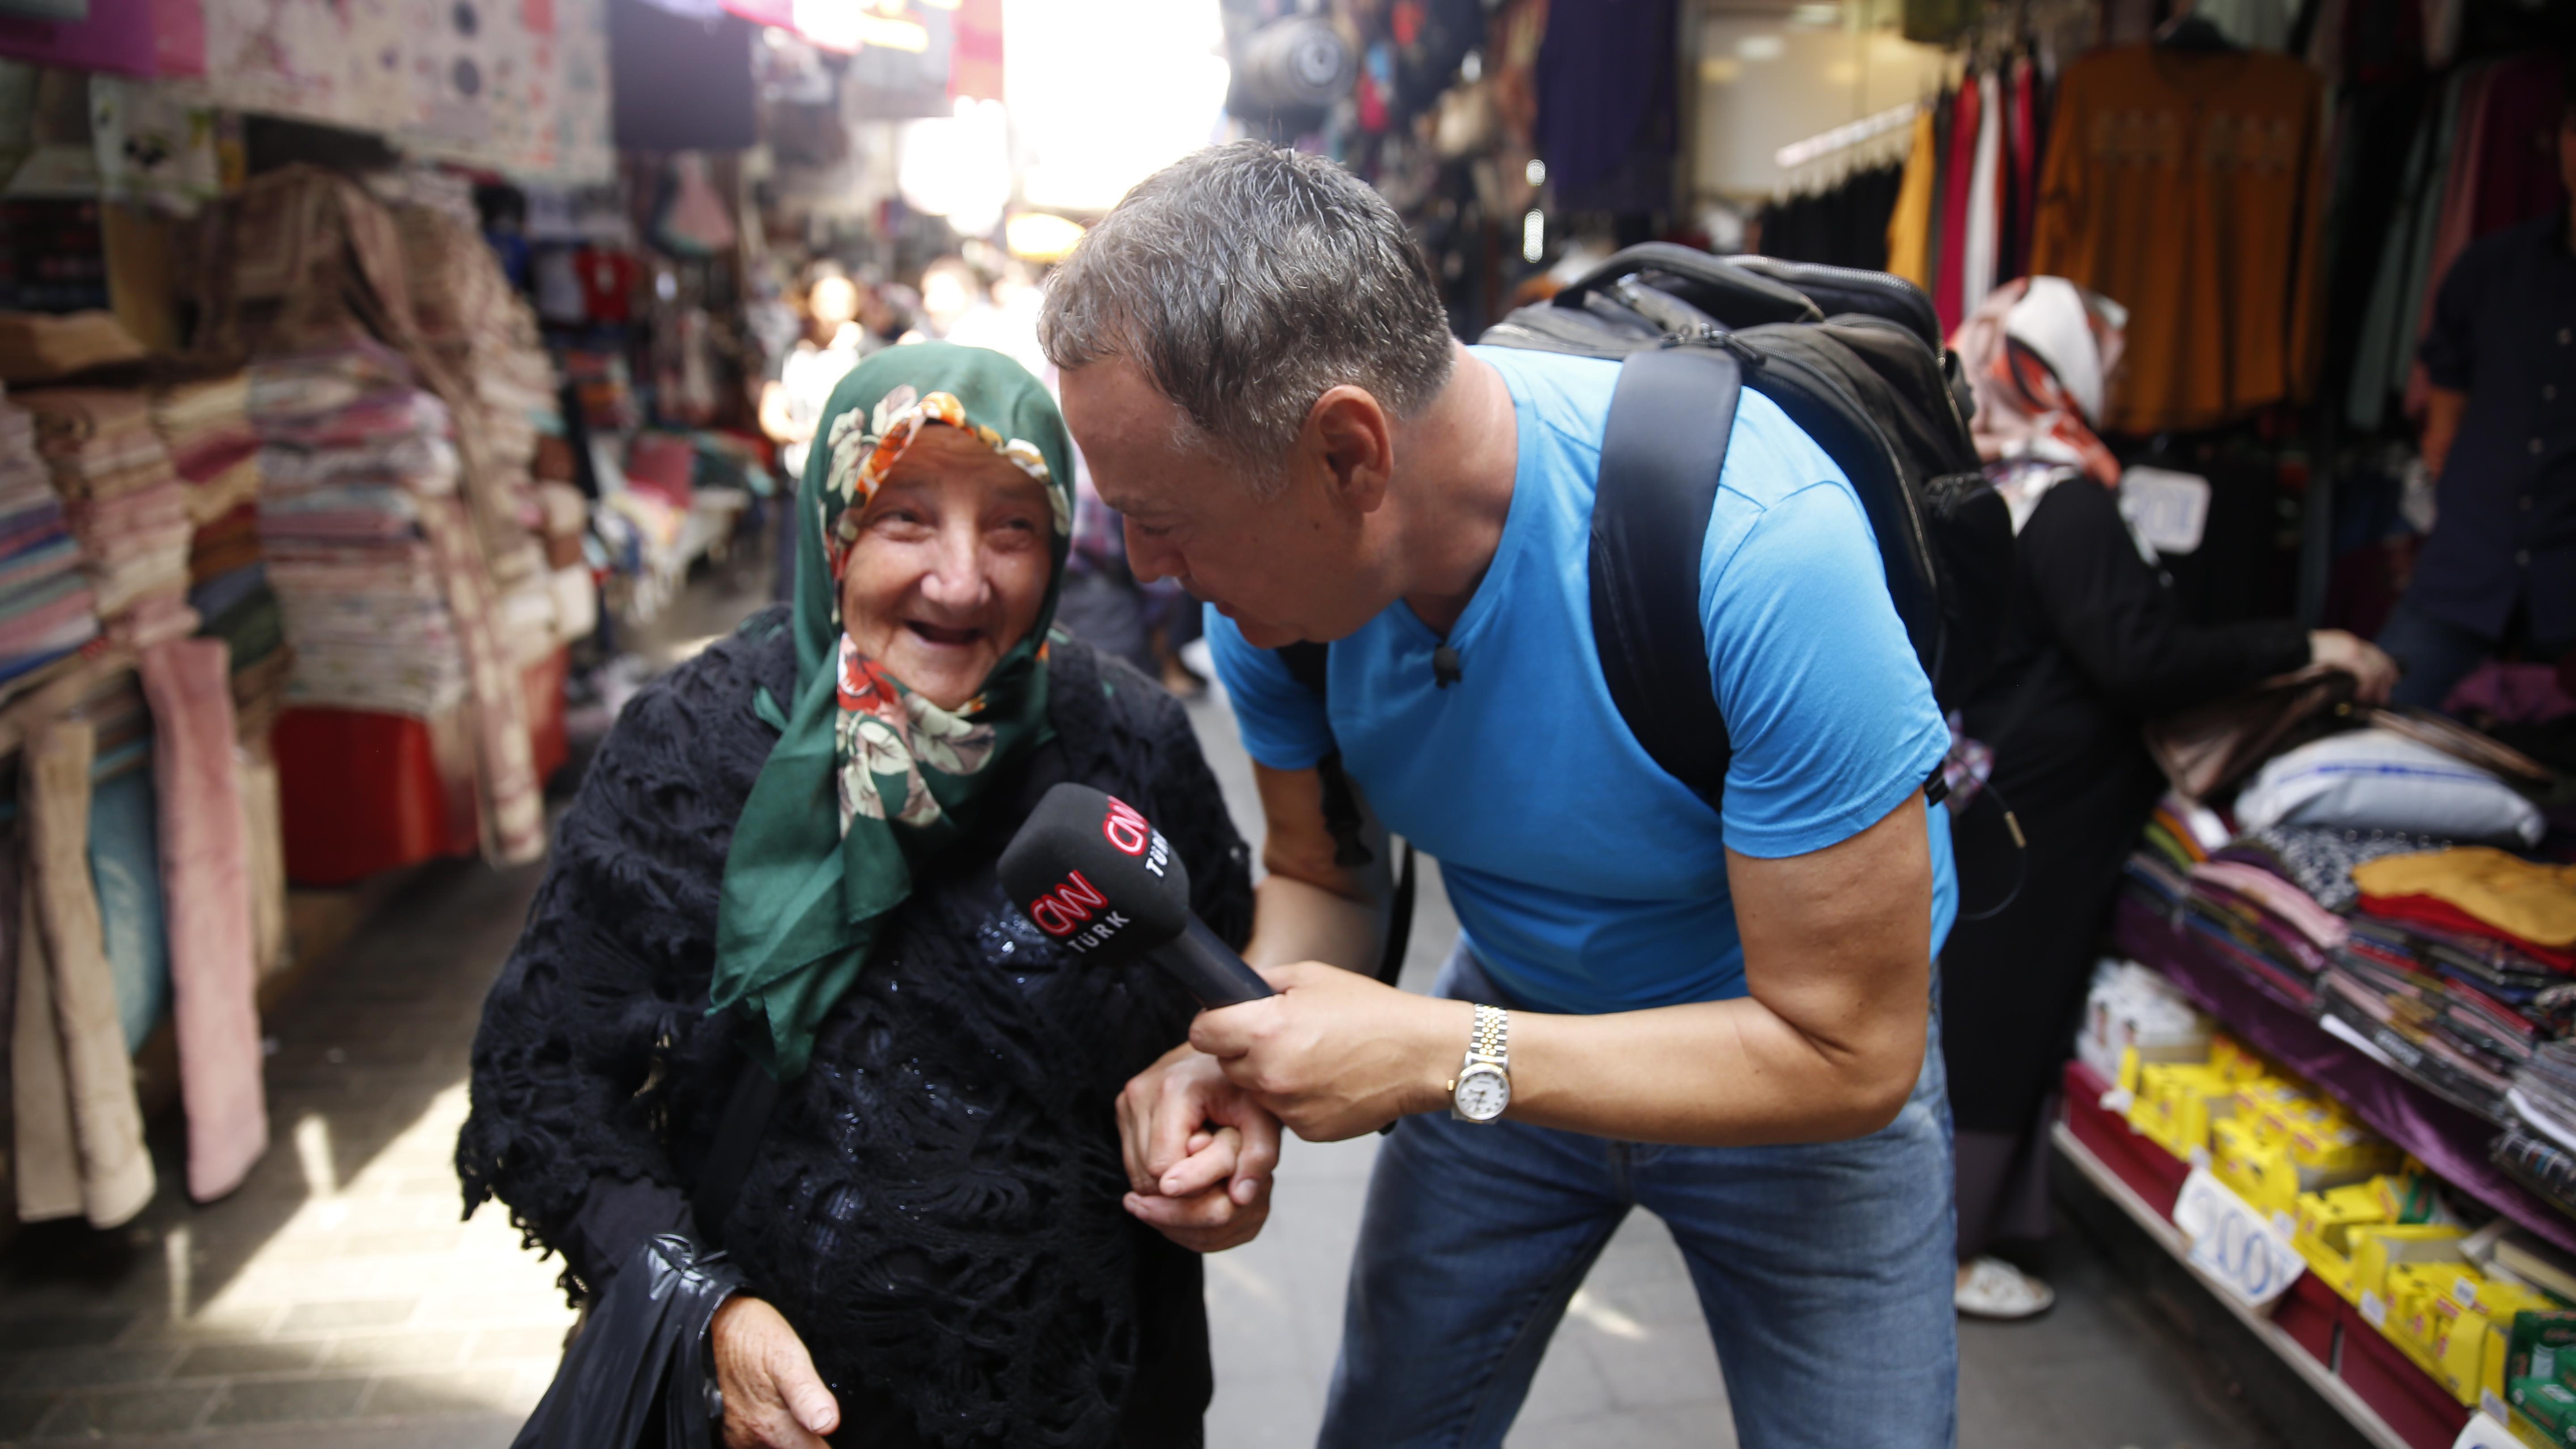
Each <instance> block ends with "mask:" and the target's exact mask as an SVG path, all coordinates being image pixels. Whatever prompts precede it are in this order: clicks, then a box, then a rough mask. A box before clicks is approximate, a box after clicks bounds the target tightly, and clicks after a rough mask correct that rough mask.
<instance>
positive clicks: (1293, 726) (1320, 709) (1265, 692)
mask: <svg viewBox="0 0 2576 1449" xmlns="http://www.w3.org/2000/svg"><path fill="white" fill-rule="evenodd" d="M1207 641H1208V652H1209V653H1210V654H1212V655H1214V656H1215V659H1216V677H1217V678H1218V679H1219V680H1221V681H1223V682H1224V684H1225V694H1226V699H1227V701H1228V702H1229V703H1231V704H1232V705H1233V706H1234V723H1235V728H1236V730H1237V731H1239V732H1240V733H1241V734H1242V736H1243V748H1244V752H1245V753H1247V754H1249V755H1251V756H1252V758H1253V759H1255V760H1257V761H1259V762H1260V763H1262V764H1264V765H1267V766H1269V767H1270V768H1271V769H1274V770H1311V769H1313V768H1314V767H1315V765H1316V763H1317V762H1318V761H1320V760H1322V759H1323V758H1324V757H1325V756H1326V755H1329V754H1331V753H1332V752H1333V725H1332V721H1331V720H1330V719H1329V718H1327V717H1326V716H1325V713H1324V702H1323V701H1322V700H1321V699H1318V698H1317V697H1316V696H1315V692H1314V691H1313V690H1311V689H1308V688H1307V687H1306V686H1304V685H1302V684H1299V683H1298V682H1297V681H1296V679H1295V677H1294V676H1292V675H1290V674H1289V672H1288V666H1287V665H1285V664H1283V663H1281V662H1280V660H1279V656H1278V654H1276V653H1275V652H1273V651H1271V650H1268V649H1256V648H1254V647H1252V645H1251V644H1249V643H1247V642H1246V641H1245V640H1244V637H1243V631H1242V630H1240V629H1238V628H1236V627H1235V626H1234V621H1233V620H1231V619H1229V618H1227V617H1225V616H1224V615H1223V614H1220V613H1218V612H1217V611H1216V610H1215V609H1214V608H1210V609H1209V610H1208V611H1207Z"/></svg>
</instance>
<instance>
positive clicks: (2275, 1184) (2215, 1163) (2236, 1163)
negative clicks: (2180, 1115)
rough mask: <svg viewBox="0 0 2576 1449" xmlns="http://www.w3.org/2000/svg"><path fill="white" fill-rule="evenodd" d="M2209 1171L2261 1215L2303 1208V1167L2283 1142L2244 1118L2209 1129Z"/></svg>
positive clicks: (2227, 1120)
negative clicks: (2301, 1183) (2292, 1157)
mask: <svg viewBox="0 0 2576 1449" xmlns="http://www.w3.org/2000/svg"><path fill="white" fill-rule="evenodd" d="M2209 1170H2210V1172H2211V1173H2212V1174H2213V1175H2215V1176H2216V1177H2217V1178H2218V1180H2219V1181H2220V1182H2223V1183H2225V1184H2227V1185H2228V1186H2229V1187H2230V1188H2232V1189H2234V1190H2235V1192H2236V1195H2237V1196H2238V1197H2241V1198H2243V1199H2245V1201H2246V1204H2247V1205H2248V1206H2250V1207H2252V1208H2253V1209H2254V1210H2255V1211H2257V1212H2261V1213H2266V1214H2270V1213H2291V1212H2294V1211H2296V1209H2297V1207H2298V1204H2299V1188H2300V1183H2299V1166H2298V1164H2297V1163H2295V1162H2293V1161H2291V1160H2290V1150H2289V1148H2288V1146H2287V1145H2286V1144H2284V1143H2282V1142H2279V1141H2277V1140H2274V1139H2272V1138H2269V1137H2267V1136H2265V1135H2264V1134H2263V1132H2262V1130H2261V1129H2260V1128H2258V1127H2256V1126H2255V1125H2254V1124H2253V1123H2251V1122H2249V1121H2246V1120H2245V1119H2244V1118H2242V1117H2231V1118H2226V1119H2224V1120H2221V1121H2217V1122H2213V1123H2211V1124H2210V1126H2209Z"/></svg>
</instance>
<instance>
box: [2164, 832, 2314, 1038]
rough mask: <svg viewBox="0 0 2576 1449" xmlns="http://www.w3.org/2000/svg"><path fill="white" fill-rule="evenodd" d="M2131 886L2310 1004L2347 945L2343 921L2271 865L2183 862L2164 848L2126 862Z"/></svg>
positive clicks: (2220, 950)
mask: <svg viewBox="0 0 2576 1449" xmlns="http://www.w3.org/2000/svg"><path fill="white" fill-rule="evenodd" d="M2128 872H2129V879H2130V888H2131V889H2132V890H2135V891H2140V892H2142V893H2144V894H2145V895H2146V896H2147V897H2148V898H2149V899H2151V900H2153V901H2154V902H2155V903H2156V908H2157V910H2158V912H2159V913H2160V914H2163V915H2165V916H2167V917H2169V918H2172V919H2174V920H2176V921H2177V922H2179V923H2180V924H2182V925H2183V926H2185V927H2186V928H2188V929H2189V930H2190V931H2191V933H2192V934H2193V935H2194V936H2195V937H2197V938H2198V939H2199V941H2200V943H2201V944H2202V946H2204V947H2205V948H2206V949H2208V950H2209V951H2210V952H2212V953H2213V954H2215V955H2217V956H2218V957H2219V958H2220V959H2222V960H2225V961H2228V962H2230V963H2232V964H2234V965H2235V966H2236V967H2237V968H2238V969H2239V970H2242V971H2243V972H2245V973H2246V974H2247V975H2248V976H2251V977H2253V978H2254V979H2255V980H2256V981H2258V982H2260V983H2262V985H2263V986H2264V987H2265V988H2266V989H2267V990H2269V991H2270V992H2271V993H2272V994H2273V995H2275V996H2277V997H2279V998H2281V999H2282V1000H2284V1001H2287V1002H2289V1003H2290V1004H2292V1005H2294V1006H2297V1007H2299V1008H2301V1009H2302V1010H2305V1009H2307V1008H2309V1007H2310V1006H2311V1005H2312V1004H2313V1003H2314V1001H2315V999H2316V979H2317V976H2318V974H2319V973H2320V972H2322V971H2324V970H2325V968H2326V964H2327V962H2328V960H2329V958H2330V956H2331V954H2332V952H2333V951H2334V950H2335V949H2336V948H2337V947H2339V946H2341V945H2342V944H2343V938H2344V931H2343V923H2342V922H2341V921H2340V920H2339V919H2337V918H2336V917H2335V915H2334V914H2333V913H2332V912H2330V911H2327V910H2326V909H2324V908H2323V907H2321V906H2319V905H2318V904H2317V903H2316V902H2315V901H2314V900H2313V899H2311V898H2310V897H2309V896H2308V895H2307V894H2306V893H2305V892H2303V891H2301V890H2299V889H2298V888H2297V887H2296V886H2293V885H2291V884H2290V883H2289V882H2288V881H2285V880H2283V879H2281V878H2280V877H2279V876H2276V875H2273V874H2271V873H2270V872H2268V871H2264V870H2260V869H2257V868H2255V867H2253V866H2249V865H2244V864H2240V863H2236V862H2231V861H2220V860H2200V861H2194V862H2192V863H2191V864H2190V865H2188V866H2187V867H2185V866H2178V865H2177V864H2176V863H2175V861H2174V860H2173V859H2172V858H2171V857H2170V856H2169V855H2167V854H2166V853H2165V852H2164V851H2163V850H2161V849H2159V848H2154V847H2150V848H2147V849H2141V850H2139V851H2138V852H2137V853H2136V854H2135V855H2133V856H2131V857H2130V860H2129V865H2128Z"/></svg>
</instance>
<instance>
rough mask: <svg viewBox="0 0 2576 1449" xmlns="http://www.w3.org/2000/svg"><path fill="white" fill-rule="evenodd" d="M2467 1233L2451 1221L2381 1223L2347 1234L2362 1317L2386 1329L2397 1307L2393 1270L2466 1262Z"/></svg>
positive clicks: (2353, 1295)
mask: <svg viewBox="0 0 2576 1449" xmlns="http://www.w3.org/2000/svg"><path fill="white" fill-rule="evenodd" d="M2463 1236H2465V1234H2463V1233H2462V1232H2461V1231H2460V1230H2459V1229H2458V1228H2455V1227H2452V1226H2450V1225H2449V1224H2447V1223H2379V1224H2374V1225H2370V1226H2359V1225H2356V1226H2354V1227H2353V1228H2351V1229H2350V1230H2349V1231H2348V1233H2347V1234H2346V1241H2348V1242H2349V1243H2351V1245H2352V1292H2351V1298H2352V1301H2353V1302H2355V1303H2357V1304H2359V1305H2360V1307H2361V1316H2362V1317H2363V1318H2366V1319H2368V1320H2370V1322H2371V1324H2372V1326H2374V1327H2377V1328H2380V1329H2382V1330H2383V1331H2385V1329H2386V1326H2387V1324H2386V1320H2387V1317H2388V1315H2389V1313H2390V1311H2391V1310H2392V1309H2393V1308H2394V1307H2395V1303H2394V1300H2393V1299H2392V1298H2391V1296H2390V1282H2389V1275H2390V1273H2391V1272H2392V1270H2394V1269H2397V1268H2418V1267H2429V1266H2432V1265H2436V1264H2458V1263H2461V1262H2463V1261H2465V1258H2464V1255H2463V1254H2462V1253H2461V1251H2460V1239H2461V1238H2462V1237H2463ZM2458 1271H2459V1270H2458V1268H2456V1267H2454V1268H2453V1269H2452V1272H2453V1273H2455V1274H2456V1273H2457V1272H2458Z"/></svg>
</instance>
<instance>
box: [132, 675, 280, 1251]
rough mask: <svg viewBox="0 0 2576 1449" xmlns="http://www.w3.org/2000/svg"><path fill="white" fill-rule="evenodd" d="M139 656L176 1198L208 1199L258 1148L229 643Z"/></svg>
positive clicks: (252, 979) (264, 1128)
mask: <svg viewBox="0 0 2576 1449" xmlns="http://www.w3.org/2000/svg"><path fill="white" fill-rule="evenodd" d="M140 663H141V670H142V674H143V688H144V692H145V693H146V694H147V695H148V696H149V697H150V699H151V701H152V715H153V731H152V744H153V780H154V783H155V784H156V786H157V787H158V791H159V795H160V803H161V877H162V899H163V901H164V902H165V905H166V912H165V914H166V917H167V919H168V921H169V926H170V988H171V996H172V1010H173V1013H174V1015H175V1018H176V1021H177V1026H178V1036H179V1086H180V1094H181V1099H182V1101H183V1102H184V1103H185V1105H186V1108H187V1114H188V1196H190V1197H192V1198H194V1199H196V1200H197V1201H199V1202H208V1201H211V1200H213V1199H215V1198H218V1197H221V1196H223V1195H224V1194H225V1193H228V1192H230V1191H232V1190H233V1189H234V1188H236V1187H239V1186H240V1185H241V1181H242V1178H243V1177H244V1176H246V1175H248V1173H249V1172H250V1169H251V1165H252V1164H253V1163H255V1162H257V1161H258V1160H259V1157H260V1154H261V1153H262V1152H264V1151H266V1150H267V1147H268V1099H267V1092H266V1088H265V1086H264V1085H263V1084H262V1081H261V1076H260V1063H261V1055H260V1041H259V1004H258V1000H257V989H258V981H259V972H258V966H257V962H256V961H255V959H254V957H253V941H252V931H251V895H250V877H249V862H248V861H247V859H246V858H245V857H246V854H247V852H246V851H245V850H244V849H243V846H244V844H245V843H246V841H247V838H248V837H247V834H246V831H247V823H246V821H245V819H244V817H243V814H242V792H241V772H240V768H239V766H238V765H237V763H236V762H235V757H234V745H233V738H234V732H233V697H232V681H231V675H232V661H231V651H229V650H227V649H226V648H225V647H224V644H223V641H221V640H219V639H178V640H172V641H170V642H169V643H166V644H156V645H154V646H153V647H152V648H150V649H147V650H145V651H143V656H142V659H141V661H140Z"/></svg>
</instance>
